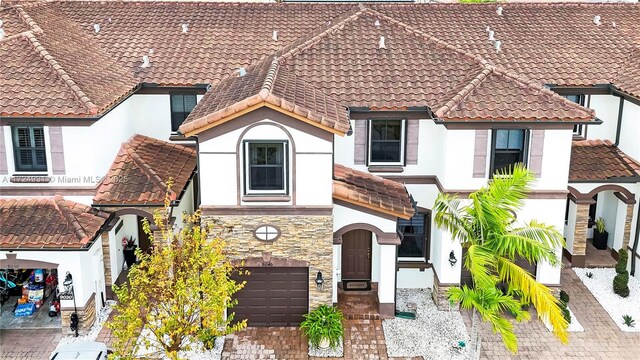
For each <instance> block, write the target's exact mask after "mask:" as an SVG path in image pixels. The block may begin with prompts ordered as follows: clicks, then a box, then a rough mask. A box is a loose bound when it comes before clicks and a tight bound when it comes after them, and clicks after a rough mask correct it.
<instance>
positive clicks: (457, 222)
mask: <svg viewBox="0 0 640 360" xmlns="http://www.w3.org/2000/svg"><path fill="white" fill-rule="evenodd" d="M434 211H435V216H434V222H435V223H436V225H437V226H438V227H440V228H444V229H446V230H447V231H449V232H450V233H451V235H452V237H453V239H456V240H459V241H460V242H463V243H464V242H466V241H468V240H469V239H471V238H472V236H471V234H472V230H471V226H470V223H471V220H472V219H471V217H470V216H469V213H468V209H467V207H466V206H464V205H463V204H462V201H461V200H460V199H459V198H457V197H456V196H454V195H449V194H444V193H440V194H438V197H437V198H436V202H435V205H434Z"/></svg>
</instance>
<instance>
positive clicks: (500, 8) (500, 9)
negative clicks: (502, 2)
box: [496, 6, 502, 16]
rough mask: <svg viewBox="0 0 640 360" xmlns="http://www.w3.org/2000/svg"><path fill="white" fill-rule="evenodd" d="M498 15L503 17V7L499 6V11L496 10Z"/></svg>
mask: <svg viewBox="0 0 640 360" xmlns="http://www.w3.org/2000/svg"><path fill="white" fill-rule="evenodd" d="M496 14H498V16H502V6H498V9H497V10H496Z"/></svg>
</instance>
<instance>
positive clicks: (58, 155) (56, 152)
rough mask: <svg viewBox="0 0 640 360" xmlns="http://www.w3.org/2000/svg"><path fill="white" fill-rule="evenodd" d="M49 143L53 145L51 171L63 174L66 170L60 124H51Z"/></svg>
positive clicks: (55, 173)
mask: <svg viewBox="0 0 640 360" xmlns="http://www.w3.org/2000/svg"><path fill="white" fill-rule="evenodd" d="M49 145H50V147H51V171H52V173H53V174H54V175H62V174H64V173H65V170H64V149H63V146H62V128H61V127H60V126H49Z"/></svg>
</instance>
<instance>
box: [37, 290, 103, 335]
mask: <svg viewBox="0 0 640 360" xmlns="http://www.w3.org/2000/svg"><path fill="white" fill-rule="evenodd" d="M73 310H74V309H73V307H70V308H63V309H60V320H61V323H62V333H63V334H64V335H75V331H71V328H70V325H71V314H72V313H73ZM41 311H42V309H41ZM95 320H96V294H95V293H93V294H92V295H91V297H90V298H89V301H87V303H86V304H85V305H84V306H82V307H78V326H79V327H78V335H79V336H83V335H86V334H87V333H88V331H89V329H90V328H91V326H92V325H93V323H94V322H95Z"/></svg>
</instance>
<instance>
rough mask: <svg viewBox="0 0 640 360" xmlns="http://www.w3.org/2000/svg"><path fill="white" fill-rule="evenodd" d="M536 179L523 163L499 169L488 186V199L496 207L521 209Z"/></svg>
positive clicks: (513, 209)
mask: <svg viewBox="0 0 640 360" xmlns="http://www.w3.org/2000/svg"><path fill="white" fill-rule="evenodd" d="M534 179H535V178H534V176H533V173H532V172H531V171H530V170H528V169H527V168H526V167H525V166H524V165H523V164H517V165H515V166H513V167H510V168H508V169H504V170H502V171H498V172H496V174H495V175H494V178H493V180H492V181H491V184H490V185H489V187H488V188H486V194H487V200H488V201H489V202H491V203H492V205H493V206H495V207H496V208H500V209H505V210H511V211H514V212H515V211H517V210H520V209H521V208H522V206H523V205H524V199H525V198H526V197H527V193H529V191H530V190H531V187H530V185H529V184H531V182H533V180H534Z"/></svg>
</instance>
